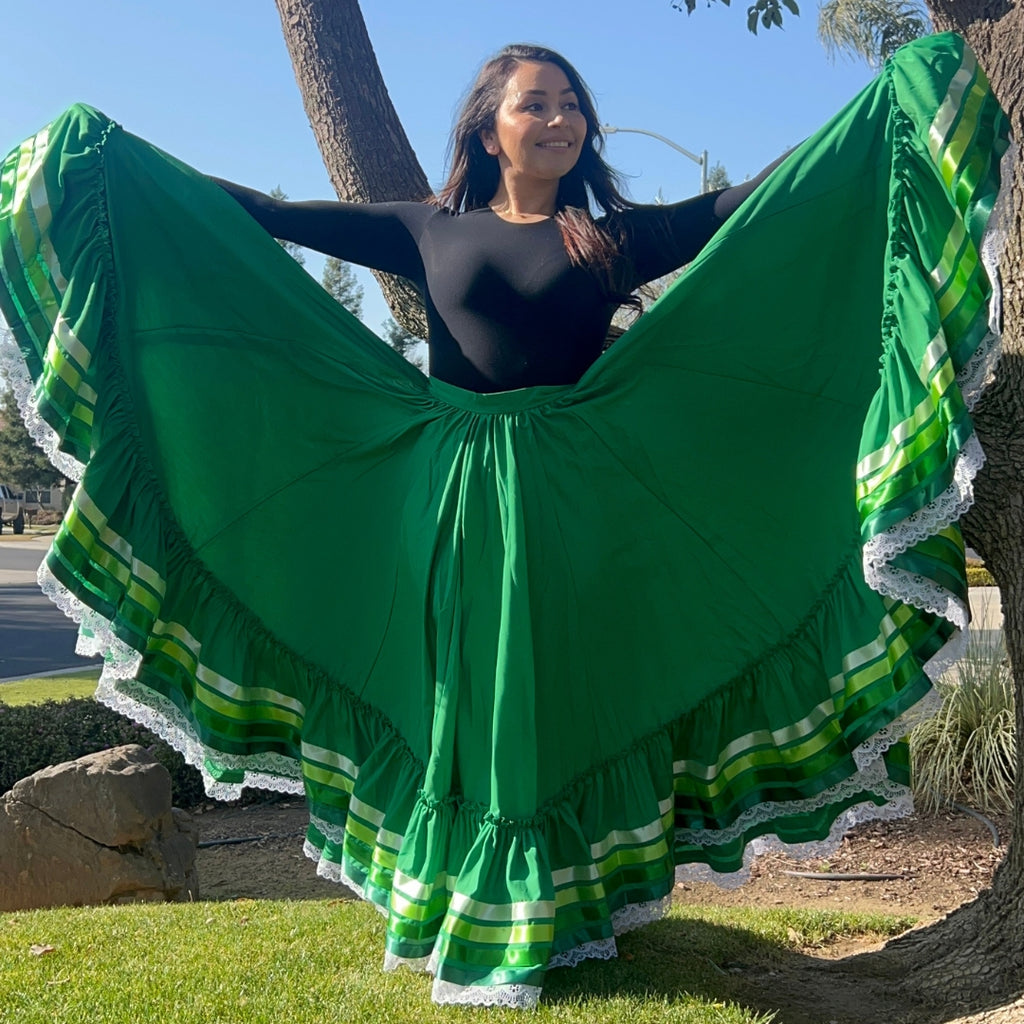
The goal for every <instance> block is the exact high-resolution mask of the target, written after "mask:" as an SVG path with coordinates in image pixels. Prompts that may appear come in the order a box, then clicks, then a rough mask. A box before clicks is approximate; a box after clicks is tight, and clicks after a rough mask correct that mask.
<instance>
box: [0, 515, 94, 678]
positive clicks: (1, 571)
mask: <svg viewBox="0 0 1024 1024" xmlns="http://www.w3.org/2000/svg"><path fill="white" fill-rule="evenodd" d="M48 547H49V538H47V537H14V536H12V535H11V534H8V533H6V532H5V533H2V534H0V681H2V680H4V679H10V678H12V677H13V678H17V677H19V676H26V675H37V674H40V673H43V672H54V671H57V670H59V669H65V668H83V667H86V666H88V665H94V664H98V660H97V659H95V658H91V659H86V658H80V657H78V655H76V654H75V639H76V637H77V635H78V627H77V626H76V625H75V624H74V623H73V622H72V621H71V620H70V619H68V618H67V617H66V616H65V615H64V614H63V612H61V611H60V610H58V609H57V608H56V607H55V606H54V605H53V604H51V602H50V601H49V600H48V599H47V598H46V597H44V596H43V593H42V591H41V590H40V589H39V587H38V586H37V585H36V569H37V568H38V566H39V563H40V562H41V561H42V559H43V556H44V555H45V554H46V549H47V548H48Z"/></svg>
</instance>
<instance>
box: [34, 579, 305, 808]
mask: <svg viewBox="0 0 1024 1024" xmlns="http://www.w3.org/2000/svg"><path fill="white" fill-rule="evenodd" d="M37 578H38V580H39V585H40V587H41V588H42V590H43V593H44V594H46V596H47V597H48V598H50V600H51V601H53V603H54V604H55V605H56V606H57V607H58V608H59V609H60V610H61V611H62V612H64V614H65V615H67V616H68V618H70V619H73V620H74V621H75V622H77V623H78V624H79V629H80V630H82V631H86V632H84V633H83V632H80V633H79V639H78V644H77V646H76V650H77V651H78V652H79V653H85V654H87V655H92V654H102V655H103V656H104V658H105V659H106V660H105V664H104V666H103V672H102V674H101V675H100V680H99V683H98V685H97V687H96V699H97V700H98V701H99V702H100V703H102V704H105V705H106V706H107V707H109V708H111V709H113V710H114V711H117V712H118V713H120V714H122V715H125V716H126V717H127V718H130V719H132V720H133V721H135V722H138V723H139V724H140V725H142V726H145V728H147V729H149V731H150V732H152V733H154V734H155V735H157V736H159V737H160V738H161V739H162V740H166V742H167V743H169V744H170V745H171V746H172V747H174V749H175V750H177V751H178V752H179V753H180V754H181V755H182V757H184V759H185V761H186V762H187V763H188V764H190V765H192V767H193V768H196V769H197V770H198V771H199V772H200V774H201V775H202V777H203V786H204V788H205V789H206V792H207V794H209V796H210V797H212V798H213V799H214V800H237V799H238V797H239V796H240V795H241V792H242V789H243V788H244V787H246V786H252V787H256V788H259V789H269V790H272V791H273V792H276V793H293V794H297V795H300V796H301V795H302V794H303V793H304V792H305V789H304V786H303V783H302V777H301V770H300V768H299V766H298V765H297V764H296V762H295V761H294V760H293V759H292V758H289V757H285V756H284V755H282V754H275V753H263V754H225V753H222V752H221V751H212V750H210V751H208V748H207V747H206V746H205V745H204V744H203V743H202V741H201V740H200V739H199V738H198V737H197V736H196V734H195V732H194V731H193V730H192V727H191V725H190V724H189V723H188V721H187V720H186V719H185V718H184V716H183V715H182V714H181V712H180V711H179V710H178V708H177V707H176V706H175V705H174V704H173V703H171V701H169V700H167V699H166V698H165V697H162V696H161V695H160V694H158V693H156V692H154V691H153V690H150V689H149V688H148V687H144V686H142V685H141V684H138V683H135V681H134V676H135V674H136V672H137V670H138V668H139V665H140V663H141V661H142V658H141V655H140V654H139V653H138V652H137V651H135V650H134V649H133V648H131V647H129V646H128V645H127V644H126V643H125V642H124V641H123V640H120V639H118V637H117V636H115V634H114V632H113V630H112V629H111V628H110V624H109V623H108V622H107V621H106V619H104V618H103V617H102V616H101V615H99V614H98V613H97V612H94V611H93V610H92V609H90V608H88V607H86V606H85V605H84V604H82V602H81V601H79V600H78V598H76V597H75V596H74V595H73V594H71V593H70V592H69V591H68V590H67V589H66V588H65V587H64V586H63V585H62V584H61V582H60V581H59V580H58V579H56V577H54V576H53V574H52V573H51V572H50V570H49V569H48V568H47V567H46V563H45V562H43V563H42V564H41V565H40V567H39V572H38V575H37ZM143 695H144V696H145V700H143V699H141V698H142V696H143ZM207 753H209V754H210V755H211V759H216V761H217V762H218V763H220V764H222V765H223V766H224V767H225V768H227V769H229V770H231V771H239V772H242V773H243V779H242V781H241V782H237V783H235V782H231V783H228V782H221V781H220V780H218V779H216V778H215V777H214V776H213V775H211V774H210V772H209V770H208V769H207V767H206V758H207Z"/></svg>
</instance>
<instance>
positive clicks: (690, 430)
mask: <svg viewBox="0 0 1024 1024" xmlns="http://www.w3.org/2000/svg"><path fill="white" fill-rule="evenodd" d="M1006 145H1007V140H1006V119H1005V116H1004V115H1003V113H1002V112H1001V111H1000V110H999V108H998V106H997V105H996V103H995V100H994V99H993V97H992V95H991V93H990V91H989V89H988V85H987V83H986V81H985V78H984V75H983V74H982V72H981V71H980V69H979V68H978V67H977V63H976V61H975V60H974V58H973V56H972V55H971V54H970V53H969V52H968V51H967V50H966V49H965V47H964V45H963V42H962V41H961V40H959V39H958V38H956V37H955V36H950V35H942V36H934V37H931V38H929V39H925V40H921V41H918V42H917V43H914V44H912V45H911V46H909V47H906V48H904V49H902V50H901V51H899V53H898V54H897V55H896V57H895V58H894V59H893V60H892V61H891V62H890V63H889V64H888V65H887V66H886V68H885V70H884V71H883V74H882V75H881V76H880V77H879V79H878V80H877V81H876V82H874V83H873V84H872V85H870V86H869V87H868V88H867V89H865V90H864V91H863V92H862V93H861V94H860V95H859V96H858V97H856V98H855V99H854V100H853V101H852V102H851V103H850V104H849V106H848V107H847V108H846V109H845V110H843V111H841V112H840V113H839V114H838V115H837V116H836V117H835V118H834V119H833V120H832V121H830V122H829V123H828V124H827V125H825V126H824V127H823V128H822V129H821V130H820V131H819V132H817V133H816V134H815V135H814V136H813V137H812V138H811V139H809V140H808V141H807V142H805V143H804V144H803V145H802V146H801V147H800V148H799V150H798V151H797V152H796V153H794V154H793V155H792V156H791V157H790V159H789V160H787V161H786V162H785V163H784V164H783V165H782V166H780V167H779V168H778V169H777V170H776V171H775V172H774V173H773V175H772V176H771V178H770V179H769V180H768V181H767V182H766V183H765V184H764V185H763V186H762V187H761V188H760V189H759V190H758V191H757V192H756V193H755V194H754V195H753V196H752V197H751V198H750V200H749V201H748V202H747V203H745V204H744V206H743V207H742V208H741V209H740V210H739V211H738V212H737V213H736V214H735V216H734V217H733V218H731V220H730V221H729V223H728V224H727V225H726V226H725V227H724V228H723V230H721V231H720V232H719V233H718V234H717V235H716V236H715V238H714V239H713V240H712V242H711V243H710V244H709V245H708V246H707V248H706V249H705V250H704V252H702V253H701V255H700V256H699V257H698V258H697V259H696V260H695V261H694V263H693V264H692V265H691V266H690V267H689V268H688V270H687V271H686V273H685V274H683V275H682V276H681V278H680V279H679V281H678V282H677V283H676V284H675V285H674V286H673V288H672V289H670V290H669V291H668V292H667V293H666V294H665V296H663V298H662V299H661V300H660V301H659V302H658V303H657V304H656V305H655V307H654V308H653V309H652V310H650V311H649V312H648V313H646V314H645V315H644V316H643V317H642V318H640V320H639V321H638V322H637V323H636V325H635V326H634V327H633V328H632V329H631V330H630V331H629V332H627V334H626V336H625V337H623V338H622V339H621V340H620V341H619V342H617V343H616V344H615V345H614V346H612V348H611V349H610V350H609V351H608V352H607V353H605V354H604V355H603V356H602V357H601V358H600V359H599V360H598V361H597V362H596V363H595V364H594V365H593V366H592V367H591V368H590V369H589V370H588V371H587V373H586V374H585V375H584V377H583V378H582V379H581V380H580V381H579V382H578V383H577V384H576V385H573V386H569V387H543V388H540V387H539V388H527V389H523V390H521V391H514V392H508V393H499V394H491V395H477V394H471V393H468V392H465V391H462V390H460V389H458V388H455V387H453V386H451V385H449V384H446V383H444V382H443V381H436V380H428V379H427V378H425V377H424V376H423V375H422V374H420V373H419V371H417V370H416V369H415V368H413V367H411V366H410V365H409V364H407V363H406V362H405V361H404V360H402V359H401V358H400V357H398V356H397V355H396V353H394V352H393V351H392V350H390V349H389V348H388V347H387V346H386V345H384V344H383V343H382V342H381V341H380V340H379V339H377V338H375V337H374V336H373V335H372V334H371V332H369V331H368V330H367V329H366V328H365V327H364V326H363V325H362V324H360V323H359V322H358V321H357V320H355V319H354V318H353V317H351V316H350V315H349V314H348V313H347V312H345V311H344V310H342V309H341V308H340V307H339V306H338V304H337V303H336V302H335V301H334V300H333V299H332V298H331V297H330V296H328V295H326V293H324V292H323V290H322V289H321V288H320V287H319V286H318V285H317V284H316V283H315V282H314V281H313V280H312V279H311V278H309V276H308V275H307V274H305V272H304V271H302V270H301V268H299V267H298V266H296V265H295V263H294V262H293V261H292V260H291V259H290V258H289V257H288V256H287V255H286V254H285V253H284V252H283V251H282V250H281V249H280V247H279V246H277V245H276V244H275V243H274V242H273V240H271V239H269V238H268V237H266V235H265V234H264V232H263V231H262V230H261V229H260V228H259V227H258V226H257V225H256V224H255V223H254V222H252V221H251V220H250V219H249V218H248V217H247V216H246V215H245V214H244V213H243V212H242V211H241V209H240V208H239V207H238V206H237V204H235V203H234V202H233V201H232V200H231V199H230V198H229V197H228V196H226V195H225V194H224V193H223V192H222V191H221V190H220V189H218V188H217V187H216V186H215V185H213V184H212V183H211V182H209V181H208V180H207V179H205V178H204V177H203V176H202V175H199V174H197V173H196V172H195V171H193V170H191V169H190V168H188V167H186V166H185V165H183V164H181V163H180V162H178V161H177V160H175V159H174V158H173V157H170V156H168V155H167V154H166V153H163V152H161V151H160V150H158V149H156V148H154V147H153V146H151V145H150V144H148V143H147V142H145V141H143V140H141V139H138V138H136V137H134V136H132V135H130V134H128V133H126V132H125V131H124V130H122V129H121V128H120V127H119V126H117V125H116V124H114V123H113V122H111V121H110V120H109V119H108V118H106V117H105V116H104V115H102V114H100V113H98V112H97V111H95V110H92V109H91V108H89V107H85V106H75V107H72V108H71V109H70V110H69V111H68V112H67V113H66V114H64V115H63V116H62V117H60V118H58V119H57V120H56V121H55V122H54V123H53V124H52V125H50V126H49V127H48V128H47V129H45V130H44V131H42V132H40V133H39V134H38V135H36V136H35V137H34V138H33V139H30V140H29V141H28V142H26V143H25V144H24V145H23V146H21V147H19V148H18V149H16V150H15V151H14V152H13V153H12V154H11V155H10V156H9V157H8V158H7V160H6V161H5V162H4V164H3V165H2V168H0V310H2V312H3V316H4V317H5V319H6V321H7V323H8V325H9V327H10V334H11V336H12V337H13V340H14V342H15V343H16V348H17V353H16V356H17V358H16V360H15V361H14V363H12V369H11V373H12V374H13V375H14V379H15V384H16V386H17V388H18V393H19V395H21V398H22V401H23V403H24V411H25V414H26V419H27V421H28V422H29V424H30V426H31V427H32V428H33V429H34V430H35V431H36V433H37V434H38V435H39V436H40V437H41V438H42V439H43V441H44V442H45V443H46V444H47V445H49V447H50V450H51V454H52V455H53V457H54V458H55V459H57V460H66V462H62V463H61V464H62V465H67V466H68V471H69V472H72V471H73V472H78V470H79V469H80V470H81V481H80V483H79V485H78V487H77V490H76V492H75V495H74V498H73V501H72V506H71V509H70V511H69V513H68V515H67V516H66V517H65V519H64V522H63V524H62V526H61V528H60V530H59V532H58V534H57V536H56V537H55V539H54V542H53V546H52V548H51V550H50V553H49V554H48V556H47V560H46V567H47V570H46V578H45V579H44V587H45V588H46V589H47V592H48V593H50V594H51V596H53V597H54V599H55V600H56V601H57V602H58V603H59V604H60V605H61V607H63V608H65V610H66V611H68V612H69V614H73V615H75V616H76V617H78V618H79V619H80V620H81V624H82V628H81V633H82V637H83V643H84V644H85V645H86V646H87V647H88V649H96V650H102V651H103V652H104V653H105V655H106V658H107V663H106V668H105V671H104V675H103V678H102V679H101V683H100V689H99V697H100V699H102V700H104V701H105V702H107V703H108V704H110V705H111V706H113V707H115V708H118V709H119V710H121V711H123V712H125V713H127V714H130V715H132V716H133V717H135V718H137V719H138V720H140V721H142V722H144V723H146V724H147V725H149V726H150V727H152V728H154V729H155V730H156V731H158V732H159V733H160V734H161V735H163V736H165V737H167V738H168V739H169V740H170V741H171V742H173V743H174V744H176V745H177V746H178V747H179V748H180V749H181V750H183V752H184V753H185V755H186V757H187V758H188V759H189V761H190V762H191V763H193V764H195V765H197V766H198V767H199V768H200V769H201V770H202V771H203V773H204V776H205V780H206V784H207V788H208V791H209V792H210V793H211V794H212V795H215V796H218V797H231V796H235V795H237V794H238V792H239V790H240V788H241V787H242V786H244V785H257V786H262V787H265V788H270V789H277V790H280V791H285V792H295V793H298V792H301V793H303V794H304V795H305V798H306V801H307V803H308V806H309V811H310V825H309V829H308V831H307V835H306V842H305V851H306V853H307V854H308V855H309V856H310V857H312V858H313V859H314V860H316V861H317V864H318V870H319V871H320V873H321V874H323V875H325V876H326V877H329V878H332V879H335V880H337V881H341V882H345V883H346V884H348V885H350V886H351V887H352V888H354V889H355V890H356V891H358V892H359V893H360V894H361V895H362V896H364V897H365V898H366V899H367V900H370V901H371V902H372V903H374V904H375V905H376V906H377V907H378V909H380V910H381V912H382V913H383V914H384V915H385V916H386V919H387V929H386V940H385V946H386V949H385V954H386V965H387V966H389V967H391V966H397V965H400V964H407V965H409V966H411V967H414V968H417V969H424V970H428V971H429V972H430V973H432V974H433V975H434V977H435V982H434V984H435V989H434V995H435V998H437V999H438V1000H439V1001H442V1002H475V1003H492V1004H499V1005H514V1006H528V1005H532V1004H533V1003H534V1002H535V1001H536V999H537V997H538V995H539V993H540V990H541V987H542V985H543V981H544V976H545V973H546V971H547V970H548V969H550V968H551V967H552V966H558V965H562V964H568V963H575V962H578V961H579V960H580V959H584V958H586V957H589V956H605V957H606V956H609V955H611V954H612V953H613V952H614V939H615V936H616V935H617V934H620V933H621V932H623V931H624V930H628V929H629V928H632V927H636V926H637V925H639V924H643V923H645V922H646V921H649V920H653V919H654V918H656V917H657V916H658V915H659V914H660V913H661V912H662V911H663V909H664V906H665V901H666V899H667V897H668V896H669V894H670V892H671V888H672V885H673V882H674V879H675V873H676V871H677V870H679V871H689V872H693V873H695V874H697V875H698V876H703V877H706V876H707V874H708V872H718V873H719V874H720V875H725V876H731V877H736V876H737V874H738V873H739V872H741V871H742V870H743V869H744V867H745V865H746V864H747V863H748V862H749V858H750V855H751V852H752V850H754V849H755V847H757V848H760V846H761V844H762V843H763V842H765V841H771V842H774V843H776V844H778V843H782V844H787V845H789V846H795V847H797V848H798V849H803V850H804V851H805V852H806V851H807V850H809V849H810V848H811V847H808V846H806V845H805V844H812V846H813V844H821V843H827V842H829V841H834V840H835V839H837V838H838V835H839V833H841V831H842V830H843V829H845V828H847V827H849V825H851V824H852V823H853V822H855V821H857V820H862V819H864V818H869V817H872V816H887V815H890V816H891V815H895V814H898V813H905V812H906V811H907V810H908V809H909V806H910V804H909V789H908V782H909V766H908V759H907V754H906V747H905V744H903V743H902V742H900V739H899V738H900V736H901V735H902V734H903V733H904V732H905V731H906V728H907V727H908V725H909V723H910V722H911V721H912V720H913V716H914V715H917V714H921V713H924V710H923V709H925V708H927V707H928V706H929V701H931V700H932V699H933V691H932V686H931V677H930V675H929V671H931V672H933V673H934V672H935V671H936V665H937V664H938V663H939V662H940V661H941V660H942V659H943V658H944V657H946V656H948V655H949V652H950V650H951V644H952V642H953V641H954V640H955V639H956V636H957V626H962V625H964V624H965V621H966V595H967V591H966V574H965V568H964V547H963V539H962V536H961V534H960V531H959V528H958V526H957V524H956V519H957V517H958V516H959V515H960V514H961V513H962V511H963V510H964V509H965V508H966V507H967V505H969V503H970V479H971V476H972V475H973V473H974V472H975V471H976V469H977V466H978V465H979V464H980V458H981V455H980V448H978V446H977V443H976V440H975V438H974V436H973V426H972V424H971V421H970V416H969V406H970V405H971V403H972V402H973V401H974V400H975V398H976V397H977V394H978V392H979V391H980V389H981V386H982V384H983V383H984V381H985V378H986V376H987V374H988V372H989V370H990V369H991V365H992V363H993V361H994V358H995V355H996V350H995V346H996V342H997V339H996V338H995V336H994V334H993V332H992V329H991V325H990V323H989V315H990V314H989V308H990V305H991V300H992V296H993V283H992V282H991V281H990V280H989V278H988V274H987V270H986V267H985V263H984V261H983V259H982V258H981V245H982V238H983V234H984V231H985V228H986V224H987V222H988V219H989V216H990V214H991V213H992V210H993V206H994V203H995V199H996V194H997V191H998V185H999V161H1000V158H1001V156H1002V155H1003V153H1004V151H1005V149H1006ZM766 267H770V268H771V271H772V272H771V273H765V268H766ZM76 464H77V465H76ZM299 515H302V516H304V517H308V520H307V519H304V520H303V522H304V523H305V522H308V523H311V524H315V527H312V526H311V527H309V528H307V527H306V526H303V527H302V528H301V529H296V522H297V519H296V517H297V516H299ZM794 553H797V554H796V555H794ZM926 666H928V668H927V669H926ZM755 841H757V842H756V843H755Z"/></svg>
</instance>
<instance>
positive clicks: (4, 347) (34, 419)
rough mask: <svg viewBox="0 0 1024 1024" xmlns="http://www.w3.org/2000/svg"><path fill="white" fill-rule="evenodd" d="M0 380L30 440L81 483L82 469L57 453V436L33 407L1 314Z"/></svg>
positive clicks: (21, 361)
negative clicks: (19, 415)
mask: <svg viewBox="0 0 1024 1024" xmlns="http://www.w3.org/2000/svg"><path fill="white" fill-rule="evenodd" d="M0 378H4V379H6V381H7V383H8V385H9V386H10V388H11V390H12V391H13V392H14V398H15V400H16V401H17V403H18V409H19V411H20V412H21V418H22V419H23V420H24V421H25V428H26V429H27V430H28V432H29V435H30V436H31V438H32V440H33V441H35V442H36V444H38V445H39V447H40V448H42V449H43V451H44V452H46V457H47V458H48V459H49V460H50V462H52V463H53V465H54V466H55V467H56V468H57V469H58V470H60V472H61V473H63V474H64V476H66V477H67V478H68V479H69V480H76V481H77V480H81V479H82V473H83V472H85V466H83V465H82V463H81V462H79V461H78V459H76V458H74V456H71V455H68V453H67V452H62V451H61V450H60V438H59V437H58V436H57V432H56V431H55V430H54V429H53V427H51V426H50V424H49V423H47V422H46V420H44V419H43V418H42V416H40V415H39V412H38V410H37V408H36V403H35V384H34V383H33V381H32V378H31V376H30V375H29V372H28V367H27V366H26V365H25V360H24V358H23V356H22V354H21V349H20V348H18V344H17V342H16V341H15V340H14V335H13V334H12V333H11V331H10V330H9V328H8V327H7V321H6V320H5V319H4V317H3V314H2V313H0Z"/></svg>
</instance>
